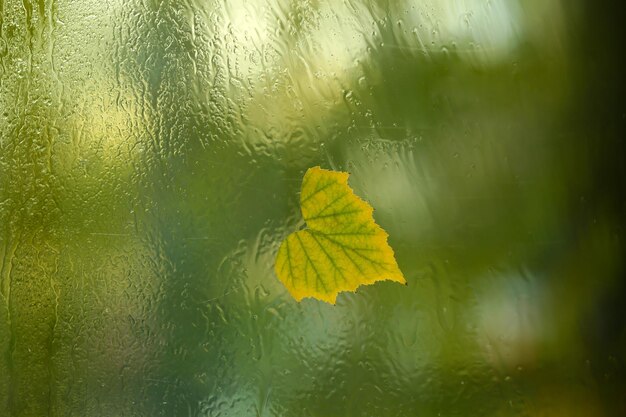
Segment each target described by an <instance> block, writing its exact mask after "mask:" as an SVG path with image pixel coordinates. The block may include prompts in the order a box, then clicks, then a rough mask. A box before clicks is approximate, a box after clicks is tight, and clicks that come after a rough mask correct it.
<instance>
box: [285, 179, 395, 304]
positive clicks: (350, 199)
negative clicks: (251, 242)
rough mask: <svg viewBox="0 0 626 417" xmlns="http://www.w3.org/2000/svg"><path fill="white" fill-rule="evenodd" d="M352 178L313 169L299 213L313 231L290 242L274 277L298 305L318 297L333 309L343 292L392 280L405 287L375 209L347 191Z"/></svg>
mask: <svg viewBox="0 0 626 417" xmlns="http://www.w3.org/2000/svg"><path fill="white" fill-rule="evenodd" d="M348 176H349V174H348V173H345V172H336V171H328V170H325V169H321V168H320V167H314V168H309V170H308V171H307V172H306V174H305V175H304V179H303V180H302V191H301V193H300V207H301V210H302V216H303V217H304V220H305V221H306V224H307V226H308V228H307V229H304V230H300V231H298V232H295V233H292V234H290V235H289V236H287V239H285V240H284V241H283V243H282V244H281V246H280V249H279V250H278V256H277V257H276V264H275V271H276V275H278V278H279V279H280V280H281V281H282V282H283V284H285V286H286V287H287V289H288V290H289V292H290V293H291V295H292V296H293V297H294V298H295V299H296V300H298V301H300V300H302V299H303V298H305V297H314V298H317V299H319V300H322V301H326V302H329V303H332V304H334V303H335V300H336V298H337V294H339V293H340V292H341V291H355V290H356V289H357V288H358V287H359V286H360V285H367V284H373V283H374V282H376V281H382V280H391V281H396V282H400V283H406V281H405V279H404V276H403V275H402V272H400V269H399V268H398V264H397V263H396V260H395V257H394V253H393V249H391V247H390V246H389V244H388V243H387V236H388V235H387V233H386V232H385V231H384V230H383V229H382V228H381V227H380V226H378V225H377V224H376V222H375V221H374V217H373V215H372V213H373V209H372V207H371V206H370V205H369V204H368V203H366V202H365V201H363V200H361V199H360V198H359V197H358V196H356V195H355V194H354V192H353V191H352V189H351V188H350V186H348Z"/></svg>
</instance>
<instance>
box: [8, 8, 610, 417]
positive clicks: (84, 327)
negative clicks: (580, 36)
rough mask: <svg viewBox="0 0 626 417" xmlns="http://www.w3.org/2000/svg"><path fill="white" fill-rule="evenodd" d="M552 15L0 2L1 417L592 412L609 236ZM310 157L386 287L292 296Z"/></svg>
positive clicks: (598, 385)
mask: <svg viewBox="0 0 626 417" xmlns="http://www.w3.org/2000/svg"><path fill="white" fill-rule="evenodd" d="M567 16H568V15H567V14H566V13H565V11H564V10H563V9H562V3H561V2H560V1H557V0H548V1H546V0H541V1H540V0H533V1H525V2H522V1H516V0H511V1H505V0H491V1H482V0H466V1H460V0H458V1H457V0H441V1H437V0H424V1H408V0H398V1H391V0H388V1H384V0H380V1H373V0H372V1H367V0H353V1H339V0H337V1H335V0H302V1H289V0H285V1H261V0H259V1H251V0H250V1H246V0H228V1H223V2H218V1H200V0H185V1H165V0H163V1H160V0H130V1H122V0H81V1H69V0H54V1H52V0H37V1H34V0H0V415H2V416H45V415H49V416H235V417H239V416H244V417H245V416H320V417H321V416H453V415H459V416H461V415H463V416H468V415H476V416H508V415H524V416H539V415H541V416H557V415H581V416H582V415H584V416H604V415H609V414H610V413H611V410H614V409H613V408H611V406H610V405H607V404H612V401H614V399H613V397H611V396H610V395H609V394H610V392H609V394H606V391H607V390H606V386H610V385H611V384H613V381H612V380H611V379H610V376H609V377H607V378H608V380H607V382H606V383H604V384H603V383H602V381H601V380H600V382H598V380H596V379H595V378H596V375H594V373H593V372H592V368H593V367H592V365H590V361H591V362H593V361H596V360H599V359H597V358H596V357H594V355H595V354H598V352H602V350H601V349H600V350H598V349H597V348H595V347H594V346H596V345H593V344H591V345H589V344H587V345H585V344H584V343H581V338H582V337H583V336H581V331H580V322H581V320H583V322H584V320H585V317H588V316H585V314H587V313H588V312H589V311H592V310H593V309H594V308H595V307H594V305H595V303H598V302H599V301H598V300H600V299H601V297H602V296H603V294H605V293H606V289H607V288H610V287H611V285H614V284H615V282H614V279H615V278H614V277H615V276H616V274H615V271H616V270H617V269H618V268H619V265H620V254H619V239H617V240H616V239H615V238H614V235H613V231H612V230H613V226H612V224H613V223H612V222H613V221H614V220H615V219H613V218H612V217H611V214H610V212H609V211H602V210H600V209H598V210H597V211H593V212H591V211H589V210H591V209H589V210H587V211H585V210H586V209H585V207H587V208H589V207H591V206H589V205H588V206H584V204H583V203H581V200H580V198H581V197H580V196H581V195H584V191H583V190H585V189H586V188H585V187H587V186H588V184H586V183H585V180H586V179H587V178H589V177H590V171H591V170H592V169H593V166H592V163H591V162H590V159H589V157H588V156H587V151H588V147H590V146H591V145H590V144H589V143H587V144H586V145H585V144H584V143H586V142H582V141H581V143H583V145H580V146H578V147H568V143H570V141H572V140H575V139H576V135H577V134H578V133H577V132H576V131H573V132H572V131H569V130H567V129H565V128H564V126H565V125H566V123H567V120H568V119H567V118H568V117H569V116H568V111H567V110H568V108H569V103H570V102H571V100H572V99H573V97H575V96H576V94H578V93H577V92H578V90H577V87H576V79H575V77H574V76H573V75H572V76H571V77H570V76H564V74H570V72H568V71H569V69H570V68H571V67H572V65H573V64H572V61H573V60H575V59H578V58H576V55H575V53H573V52H572V51H575V47H576V45H574V44H573V41H572V40H571V39H570V37H569V36H570V35H571V33H572V32H573V31H575V30H578V29H579V27H578V26H576V25H574V24H573V23H571V22H570V20H568V17H567ZM566 147H568V150H567V152H566V153H565V152H564V149H565V148H566ZM564 155H565V156H564ZM315 165H320V166H322V167H324V168H328V169H336V170H344V171H349V172H350V173H351V177H350V184H351V186H352V187H353V188H354V189H355V191H356V192H357V194H359V195H360V196H363V198H365V199H366V200H367V201H368V202H370V204H371V205H372V206H373V207H374V208H375V210H376V211H375V218H376V220H377V222H378V223H379V224H380V225H381V226H382V227H383V228H384V229H385V230H386V231H387V232H388V233H389V235H390V244H391V245H392V247H393V248H394V250H395V252H396V256H397V259H398V262H399V265H400V268H401V269H402V271H403V272H404V275H405V276H406V278H407V281H408V286H407V287H404V286H400V285H395V284H393V283H389V282H385V283H378V284H376V285H373V286H368V287H362V288H360V289H359V290H358V291H357V292H356V293H350V294H342V295H340V296H339V298H338V301H337V305H335V306H332V305H329V304H326V303H323V302H318V301H315V300H311V299H307V300H304V301H303V302H301V303H297V302H295V301H294V300H293V299H292V298H290V296H289V294H288V293H287V291H286V290H285V288H284V287H283V286H282V285H281V284H280V282H279V281H278V280H277V278H276V277H275V275H274V273H273V263H274V257H275V255H276V251H277V249H278V246H279V244H280V242H281V241H282V239H284V237H285V236H287V235H288V234H289V233H291V232H293V231H294V230H296V229H297V228H298V227H301V226H302V224H301V215H300V213H299V206H298V192H299V189H300V182H301V179H302V175H303V173H304V172H305V171H306V169H307V168H309V167H311V166H315ZM594 210H595V209H594ZM581 215H584V216H588V218H589V219H590V218H594V219H595V222H593V223H591V222H590V223H589V224H590V226H589V227H585V228H582V229H581V230H578V231H577V232H576V233H575V234H574V235H572V229H573V226H572V225H573V224H575V222H576V221H579V216H581ZM590 274H592V276H593V279H589V278H588V277H590V276H591V275H590ZM590 320H592V319H590ZM592 339H593V338H592ZM596 339H597V338H596ZM596 339H593V340H596ZM590 346H591V347H590ZM594 349H595V350H594ZM605 359H606V358H603V359H602V360H605ZM609 369H610V367H609ZM609 391H610V390H609Z"/></svg>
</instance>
